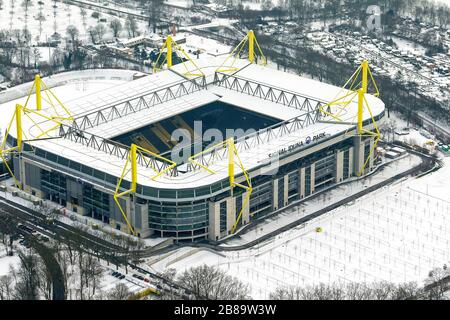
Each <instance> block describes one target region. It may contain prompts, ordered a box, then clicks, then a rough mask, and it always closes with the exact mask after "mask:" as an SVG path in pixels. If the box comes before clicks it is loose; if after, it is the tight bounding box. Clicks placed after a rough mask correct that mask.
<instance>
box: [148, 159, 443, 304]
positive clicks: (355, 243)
mask: <svg viewBox="0 0 450 320" xmlns="http://www.w3.org/2000/svg"><path fill="white" fill-rule="evenodd" d="M444 162H445V166H444V168H442V169H440V170H438V171H437V172H434V173H432V174H430V175H427V176H425V177H422V178H419V179H410V180H405V181H403V182H399V183H396V184H394V185H391V186H388V187H385V188H383V189H382V190H379V191H378V192H374V193H371V194H369V195H367V196H365V197H363V198H360V199H359V200H357V201H355V202H354V203H352V204H349V205H346V206H343V207H340V208H338V209H336V210H334V211H332V212H330V213H329V214H326V215H324V216H321V217H319V218H317V219H315V220H313V221H311V222H309V223H307V224H304V225H300V226H298V227H296V228H294V229H291V230H289V231H287V232H284V233H282V234H280V235H278V236H276V237H275V238H272V239H271V240H269V241H267V242H265V243H264V244H261V245H258V246H256V247H253V248H252V249H247V250H241V251H231V252H221V253H220V254H215V253H212V252H210V251H205V250H190V249H189V248H183V250H184V251H183V252H174V253H173V254H172V255H169V256H167V257H162V259H161V260H160V261H157V262H154V263H152V264H151V267H152V268H153V269H154V270H156V271H160V270H163V269H165V268H175V269H177V270H178V272H181V271H183V270H185V269H187V268H190V267H193V266H197V265H201V264H204V263H206V264H209V265H213V266H217V267H219V268H221V269H222V270H225V271H227V272H228V273H230V274H232V275H234V276H236V277H238V278H239V279H240V280H241V281H243V282H244V283H247V284H248V285H249V286H250V289H251V294H252V297H253V298H262V299H267V298H269V294H270V292H273V291H274V290H275V289H276V288H277V287H278V286H286V285H299V286H304V285H307V284H311V283H318V282H326V283H332V282H339V281H340V282H353V281H355V282H372V281H381V280H386V281H391V282H405V281H417V282H418V283H419V285H421V284H423V280H424V279H425V278H426V277H427V274H428V272H429V271H430V270H431V269H433V268H434V267H442V265H443V264H445V263H446V264H448V263H449V262H450V194H449V193H448V179H449V177H450V158H444ZM318 227H320V228H321V232H317V228H318ZM223 255H225V256H223Z"/></svg>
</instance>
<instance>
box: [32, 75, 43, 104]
mask: <svg viewBox="0 0 450 320" xmlns="http://www.w3.org/2000/svg"><path fill="white" fill-rule="evenodd" d="M34 85H35V87H36V110H37V111H41V110H42V96H41V76H40V75H38V74H37V75H36V76H35V77H34Z"/></svg>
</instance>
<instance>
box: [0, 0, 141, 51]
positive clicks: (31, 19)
mask: <svg viewBox="0 0 450 320" xmlns="http://www.w3.org/2000/svg"><path fill="white" fill-rule="evenodd" d="M30 3H31V5H30V6H29V8H28V17H26V13H25V7H23V6H22V2H19V1H12V0H4V1H3V5H2V8H3V10H1V11H0V16H1V19H0V29H4V30H14V29H20V30H22V29H23V28H24V27H25V26H27V28H28V30H29V31H30V32H31V36H32V37H31V40H32V43H33V44H34V43H36V42H45V41H46V40H50V38H51V36H52V35H53V34H54V33H55V32H57V33H59V34H60V35H61V37H63V38H64V37H66V36H67V33H66V29H67V27H68V26H69V25H74V26H76V27H77V28H78V30H79V37H80V39H81V40H86V41H88V40H89V34H88V29H89V27H95V26H97V25H98V24H103V25H104V26H105V29H106V34H105V36H104V39H109V38H111V37H112V31H111V29H110V27H109V22H110V21H111V20H112V19H118V20H119V21H121V23H122V26H123V29H122V32H121V33H122V34H123V35H127V31H126V28H125V21H126V19H125V18H123V17H117V16H114V15H110V14H107V13H103V12H101V13H100V16H99V18H98V19H97V18H94V17H92V14H93V13H94V12H96V10H91V9H82V8H80V7H79V6H75V5H71V4H65V3H62V2H61V1H57V2H56V8H53V1H51V0H42V1H39V2H35V1H30ZM40 12H42V15H41V14H40ZM133 12H134V11H133ZM135 13H136V12H135ZM39 17H41V18H40V19H38V18H39ZM99 19H106V22H101V21H100V20H99ZM39 20H41V23H40V22H39ZM136 22H137V24H138V27H139V30H140V31H141V32H145V31H146V30H147V24H146V23H145V22H144V21H140V20H139V21H136Z"/></svg>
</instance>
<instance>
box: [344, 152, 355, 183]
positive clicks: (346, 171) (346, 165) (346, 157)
mask: <svg viewBox="0 0 450 320" xmlns="http://www.w3.org/2000/svg"><path fill="white" fill-rule="evenodd" d="M343 166H344V169H343V176H342V177H343V179H344V180H345V179H348V178H349V177H350V176H351V174H350V172H352V171H353V170H352V169H351V168H350V149H347V150H345V151H344V163H343Z"/></svg>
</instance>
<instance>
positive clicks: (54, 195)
mask: <svg viewBox="0 0 450 320" xmlns="http://www.w3.org/2000/svg"><path fill="white" fill-rule="evenodd" d="M41 191H42V192H43V193H44V195H45V198H46V199H48V200H51V201H53V202H56V203H59V204H61V205H63V206H65V205H66V201H67V179H66V177H65V176H64V175H62V174H60V173H58V172H55V171H47V170H41Z"/></svg>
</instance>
